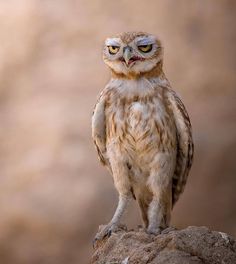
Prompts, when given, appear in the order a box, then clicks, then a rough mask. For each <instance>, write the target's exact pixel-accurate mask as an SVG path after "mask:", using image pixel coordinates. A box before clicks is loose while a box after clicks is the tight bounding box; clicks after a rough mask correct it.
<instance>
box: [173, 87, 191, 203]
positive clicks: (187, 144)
mask: <svg viewBox="0 0 236 264" xmlns="http://www.w3.org/2000/svg"><path fill="white" fill-rule="evenodd" d="M168 103H169V107H170V110H171V111H172V114H173V117H174V121H175V126H176V131H177V135H176V136H177V159H176V167H175V172H174V176H173V181H172V205H173V206H174V204H175V202H176V201H177V200H178V198H179V196H180V194H181V193H182V192H183V190H184V187H185V184H186V181H187V177H188V174H189V171H190V168H191V166H192V161H193V152H194V145H193V138H192V127H191V123H190V119H189V116H188V113H187V111H186V108H185V106H184V104H183V103H182V101H181V100H180V98H179V97H178V95H177V94H176V93H175V92H174V91H173V90H171V89H169V93H168Z"/></svg>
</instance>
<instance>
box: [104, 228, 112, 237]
mask: <svg viewBox="0 0 236 264" xmlns="http://www.w3.org/2000/svg"><path fill="white" fill-rule="evenodd" d="M111 233H112V230H111V229H109V230H108V231H107V233H106V235H105V236H107V237H110V236H111Z"/></svg>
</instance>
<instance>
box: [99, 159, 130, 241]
mask: <svg viewBox="0 0 236 264" xmlns="http://www.w3.org/2000/svg"><path fill="white" fill-rule="evenodd" d="M111 166H112V173H113V178H114V184H115V187H116V189H117V191H118V193H119V202H118V206H117V208H116V211H115V213H114V215H113V217H112V219H111V221H110V222H109V223H108V224H107V225H106V226H105V227H104V228H103V229H102V230H101V231H100V232H99V233H98V234H97V235H96V237H95V241H96V240H101V239H103V238H104V237H106V236H110V234H111V233H112V231H114V230H115V229H116V228H117V226H118V225H119V223H120V220H121V217H122V215H123V214H124V212H125V209H126V207H127V205H128V203H129V201H130V200H131V198H132V193H131V188H130V182H129V177H128V168H127V166H126V164H125V165H124V164H123V163H122V162H117V161H116V162H115V163H114V162H111Z"/></svg>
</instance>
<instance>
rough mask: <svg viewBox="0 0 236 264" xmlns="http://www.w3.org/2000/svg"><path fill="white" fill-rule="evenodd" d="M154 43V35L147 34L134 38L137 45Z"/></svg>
mask: <svg viewBox="0 0 236 264" xmlns="http://www.w3.org/2000/svg"><path fill="white" fill-rule="evenodd" d="M154 43H156V38H155V37H154V36H148V37H139V38H137V40H136V44H137V45H138V46H139V45H140V46H141V45H149V44H154Z"/></svg>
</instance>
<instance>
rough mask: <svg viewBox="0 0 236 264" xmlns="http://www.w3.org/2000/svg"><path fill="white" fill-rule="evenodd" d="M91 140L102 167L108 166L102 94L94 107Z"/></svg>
mask: <svg viewBox="0 0 236 264" xmlns="http://www.w3.org/2000/svg"><path fill="white" fill-rule="evenodd" d="M92 138H93V142H94V145H95V147H96V150H97V153H98V157H99V159H100V161H101V163H102V164H103V165H108V164H107V159H106V120H105V98H104V96H103V94H101V95H100V97H99V99H98V101H97V103H96V105H95V107H94V111H93V116H92Z"/></svg>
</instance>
